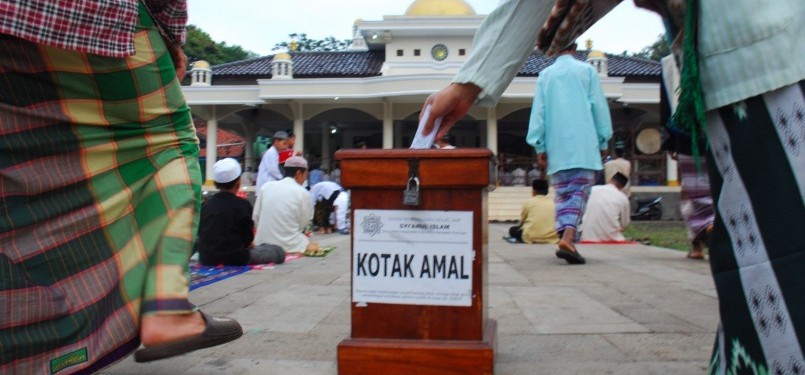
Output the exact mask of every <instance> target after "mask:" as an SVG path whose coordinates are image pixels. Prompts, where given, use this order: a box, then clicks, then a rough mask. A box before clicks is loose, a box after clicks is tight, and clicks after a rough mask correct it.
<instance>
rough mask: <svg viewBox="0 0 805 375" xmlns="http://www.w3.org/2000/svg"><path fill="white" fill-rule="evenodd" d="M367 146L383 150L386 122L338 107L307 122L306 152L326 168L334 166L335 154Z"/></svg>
mask: <svg viewBox="0 0 805 375" xmlns="http://www.w3.org/2000/svg"><path fill="white" fill-rule="evenodd" d="M361 143H365V144H366V147H368V148H382V147H383V121H381V120H378V119H376V118H375V117H374V116H372V115H370V114H368V113H366V112H364V111H361V110H357V109H352V108H338V109H331V110H328V111H324V112H322V113H319V114H317V115H315V116H313V117H312V118H310V120H308V121H306V123H305V153H306V154H307V155H308V158H309V159H310V161H311V162H313V163H317V164H318V163H321V165H322V168H325V169H330V168H332V167H333V165H332V164H333V163H332V160H333V158H332V155H333V154H334V153H335V152H336V151H338V150H339V149H341V148H354V147H357V146H358V145H359V144H361Z"/></svg>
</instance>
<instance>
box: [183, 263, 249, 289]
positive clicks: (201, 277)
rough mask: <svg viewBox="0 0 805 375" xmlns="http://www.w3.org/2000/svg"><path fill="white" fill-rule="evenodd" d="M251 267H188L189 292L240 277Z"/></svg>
mask: <svg viewBox="0 0 805 375" xmlns="http://www.w3.org/2000/svg"><path fill="white" fill-rule="evenodd" d="M251 269H252V267H251V266H215V267H207V266H202V265H191V266H190V277H191V279H190V290H191V291H192V290H196V289H198V288H201V287H203V286H207V285H210V284H214V283H217V282H219V281H221V280H226V279H228V278H230V277H232V276H237V275H240V274H242V273H244V272H247V271H249V270H251Z"/></svg>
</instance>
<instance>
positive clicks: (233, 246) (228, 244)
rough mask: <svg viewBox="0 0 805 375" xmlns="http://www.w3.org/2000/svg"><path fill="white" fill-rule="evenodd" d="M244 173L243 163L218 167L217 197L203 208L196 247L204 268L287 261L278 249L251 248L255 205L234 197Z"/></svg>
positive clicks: (232, 161)
mask: <svg viewBox="0 0 805 375" xmlns="http://www.w3.org/2000/svg"><path fill="white" fill-rule="evenodd" d="M241 172H242V169H241V167H240V163H238V161H237V160H235V159H232V158H226V159H221V160H218V161H217V162H216V163H215V167H214V169H213V179H214V181H215V187H216V188H218V193H216V194H215V195H213V196H212V197H210V199H208V200H207V202H205V203H204V205H203V206H201V223H200V224H199V230H198V240H197V241H196V246H195V250H196V251H198V253H199V260H201V264H203V265H207V266H217V265H221V264H222V265H225V266H242V265H246V264H264V263H283V262H284V261H285V253H284V252H283V251H282V249H280V248H279V247H278V246H274V245H260V246H258V247H254V246H252V240H254V221H252V205H251V203H249V201H247V200H245V199H243V198H239V197H237V196H236V195H235V194H236V193H237V192H238V190H239V189H240V176H241Z"/></svg>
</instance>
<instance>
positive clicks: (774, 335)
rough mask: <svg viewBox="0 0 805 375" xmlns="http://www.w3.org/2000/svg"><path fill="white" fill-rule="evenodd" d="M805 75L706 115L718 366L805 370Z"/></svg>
mask: <svg viewBox="0 0 805 375" xmlns="http://www.w3.org/2000/svg"><path fill="white" fill-rule="evenodd" d="M803 91H805V84H803V82H802V81H800V82H799V83H797V84H793V85H790V86H787V87H784V88H781V89H778V90H775V91H772V92H768V93H766V94H763V95H760V96H755V97H752V98H749V99H747V100H744V101H741V102H738V103H736V104H733V105H729V106H725V107H721V108H719V109H717V110H713V111H710V112H708V114H707V135H708V139H709V141H710V157H709V160H708V161H709V162H710V182H711V184H712V192H713V198H714V199H715V201H716V202H717V213H716V221H715V228H714V230H713V234H712V240H711V245H710V263H711V267H712V270H713V277H714V280H715V285H716V290H717V292H718V303H719V309H720V313H721V325H720V327H719V333H718V337H717V340H716V346H715V350H714V353H713V361H712V363H711V367H710V373H712V374H802V373H803V370H804V369H805V361H803V352H802V349H803V347H802V342H803V338H805V277H803V270H804V269H805V230H803V228H805V100H803V96H804V95H805V94H803Z"/></svg>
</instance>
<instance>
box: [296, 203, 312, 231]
mask: <svg viewBox="0 0 805 375" xmlns="http://www.w3.org/2000/svg"><path fill="white" fill-rule="evenodd" d="M301 209H302V212H301V215H299V228H302V230H305V228H307V225H308V224H310V221H311V220H313V206H312V205H311V204H310V199H302V207H301Z"/></svg>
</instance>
